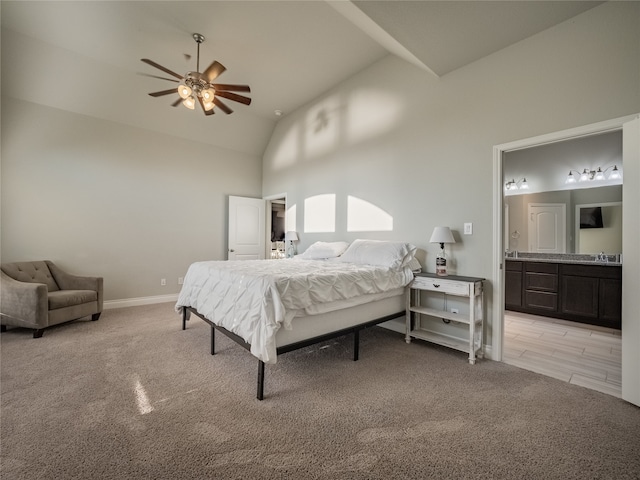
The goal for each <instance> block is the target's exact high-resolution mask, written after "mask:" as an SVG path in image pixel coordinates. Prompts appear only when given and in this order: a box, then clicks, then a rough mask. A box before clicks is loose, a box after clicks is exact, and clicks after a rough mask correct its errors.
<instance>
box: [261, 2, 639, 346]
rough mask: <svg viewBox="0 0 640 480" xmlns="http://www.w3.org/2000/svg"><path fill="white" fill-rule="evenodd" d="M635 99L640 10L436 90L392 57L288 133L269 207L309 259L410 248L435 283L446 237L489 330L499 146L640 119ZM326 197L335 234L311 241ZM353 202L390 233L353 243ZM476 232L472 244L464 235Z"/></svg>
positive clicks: (597, 13)
mask: <svg viewBox="0 0 640 480" xmlns="http://www.w3.org/2000/svg"><path fill="white" fill-rule="evenodd" d="M638 85H640V4H639V3H637V2H633V3H629V2H614V3H606V4H604V5H601V6H599V7H596V8H594V9H592V10H589V11H588V12H586V13H585V14H583V15H580V16H578V17H576V18H574V19H572V20H570V21H568V22H565V23H563V24H560V25H558V26H557V27H554V28H552V29H549V30H547V31H545V32H543V33H541V34H539V35H536V36H533V37H531V38H529V39H527V40H525V41H522V42H520V43H518V44H516V45H513V46H512V47H509V48H507V49H505V50H502V51H500V52H497V53H495V54H493V55H491V56H489V57H486V58H485V59H482V60H480V61H477V62H475V63H473V64H471V65H469V66H467V67H464V68H461V69H459V70H456V71H454V72H452V73H450V74H448V75H446V76H444V77H442V78H439V79H436V78H433V77H431V76H429V75H428V74H426V73H425V72H423V71H420V70H418V69H416V68H414V67H412V66H411V65H409V64H408V63H406V62H404V61H402V60H399V59H398V58H396V57H393V56H389V57H387V58H386V59H383V60H382V61H380V62H378V63H377V64H375V65H373V66H372V67H371V68H368V69H367V70H365V71H363V72H361V73H360V74H358V75H356V76H355V77H353V78H351V79H350V80H348V81H346V82H344V83H342V84H341V85H339V86H338V87H337V88H334V89H332V90H330V91H328V92H327V93H326V94H325V95H323V96H321V97H320V98H318V99H316V100H315V101H313V102H311V103H309V104H308V105H307V106H305V107H304V108H301V109H300V110H298V111H296V112H294V113H292V114H290V115H287V117H285V118H283V119H282V120H281V121H280V122H279V123H278V125H277V127H276V130H275V132H274V135H273V136H272V139H271V142H270V144H269V147H268V148H267V151H266V153H265V156H264V162H263V172H264V173H263V175H264V180H263V194H264V195H271V194H275V193H280V192H286V193H287V199H288V202H289V206H291V205H295V206H296V228H297V230H298V232H299V234H300V238H301V241H300V245H299V251H302V250H304V248H306V247H307V246H308V245H309V244H310V243H312V242H313V241H315V240H319V239H345V240H353V239H355V238H358V237H369V238H392V239H402V240H406V241H410V242H413V243H414V244H416V245H417V246H418V247H419V248H420V249H421V260H422V261H423V263H424V265H425V266H426V270H428V271H434V262H435V260H434V259H435V254H436V251H437V249H438V248H437V246H436V245H431V244H429V243H428V239H429V236H430V235H431V232H432V230H433V228H434V227H435V226H438V225H449V226H450V227H451V228H452V229H453V230H454V236H455V237H456V240H457V243H456V244H455V245H452V246H451V247H450V248H448V251H449V252H451V263H452V267H453V268H452V270H453V271H457V273H459V274H463V275H471V276H479V277H485V278H487V279H488V282H487V290H486V293H485V298H486V300H487V308H486V310H487V318H488V319H491V318H492V305H491V299H492V295H493V292H492V285H493V284H494V283H495V279H493V278H492V275H493V265H492V261H493V260H492V248H493V232H494V230H495V228H494V226H493V216H492V199H493V196H494V189H495V188H500V189H501V188H502V185H494V184H493V165H492V148H493V146H494V145H498V144H503V143H507V142H511V141H514V140H518V139H523V138H529V137H534V136H537V135H541V134H544V133H549V132H554V131H559V130H564V129H568V128H572V127H576V126H581V125H586V124H590V123H595V122H599V121H602V120H607V119H611V118H617V117H621V116H624V115H629V114H633V113H636V112H638V111H640V88H639V87H638ZM626 182H627V179H625V185H627V183H626ZM636 188H640V186H636ZM320 194H333V195H335V205H336V207H335V232H333V233H331V232H329V233H321V234H320V233H311V232H305V231H304V229H303V225H304V220H305V210H304V204H305V200H306V199H308V198H309V197H312V196H315V195H320ZM349 196H355V197H358V198H361V199H363V200H365V201H368V202H371V203H373V204H374V205H375V206H377V207H379V208H380V209H382V210H383V211H384V212H385V213H387V214H388V215H390V216H391V217H392V219H393V229H392V230H391V231H371V232H350V231H348V228H347V221H348V212H347V205H348V197H349ZM465 222H472V223H473V235H471V236H467V235H462V231H463V224H464V223H465ZM425 254H426V255H425ZM487 323H488V325H487V327H486V333H487V334H488V336H489V340H488V343H491V335H492V329H491V321H490V320H489V321H488V322H487Z"/></svg>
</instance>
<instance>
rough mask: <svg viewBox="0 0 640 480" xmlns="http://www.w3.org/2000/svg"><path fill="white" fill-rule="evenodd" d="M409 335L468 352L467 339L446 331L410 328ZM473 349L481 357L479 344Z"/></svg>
mask: <svg viewBox="0 0 640 480" xmlns="http://www.w3.org/2000/svg"><path fill="white" fill-rule="evenodd" d="M467 323H468V322H467ZM409 336H410V337H412V338H418V339H420V340H425V341H427V342H431V343H435V344H437V345H442V346H445V347H449V348H453V349H454V350H459V351H461V352H466V353H469V349H470V347H469V340H468V339H466V338H461V337H455V336H453V335H447V334H446V333H441V332H432V331H430V330H424V329H419V330H411V331H410V332H409ZM473 350H474V353H475V356H476V357H477V358H482V348H480V346H479V345H478V346H474V348H473ZM470 363H475V362H471V361H470Z"/></svg>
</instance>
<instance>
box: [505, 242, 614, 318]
mask: <svg viewBox="0 0 640 480" xmlns="http://www.w3.org/2000/svg"><path fill="white" fill-rule="evenodd" d="M529 255H531V256H529ZM535 255H536V254H521V255H519V256H518V258H506V259H505V309H507V310H513V311H516V312H524V313H531V314H534V315H541V316H545V317H552V318H560V319H564V320H571V321H576V322H582V323H588V324H591V325H599V326H603V327H610V328H616V329H620V328H621V319H622V315H621V308H622V265H621V263H619V262H616V261H615V260H617V259H616V258H615V257H613V259H612V260H613V261H609V259H607V261H606V262H603V261H596V260H594V258H593V256H591V257H589V256H584V255H583V256H574V255H558V256H553V255H543V256H537V257H536V256H535ZM581 257H586V258H581Z"/></svg>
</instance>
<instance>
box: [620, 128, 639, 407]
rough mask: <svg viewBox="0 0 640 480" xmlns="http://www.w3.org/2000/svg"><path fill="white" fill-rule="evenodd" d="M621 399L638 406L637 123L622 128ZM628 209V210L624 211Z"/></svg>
mask: <svg viewBox="0 0 640 480" xmlns="http://www.w3.org/2000/svg"><path fill="white" fill-rule="evenodd" d="M622 163H623V164H624V184H623V187H622V203H623V204H624V206H625V208H623V209H622V224H623V225H624V228H623V229H622V251H623V262H622V398H623V399H624V400H626V401H627V402H630V403H633V404H634V405H638V406H640V316H638V312H639V311H640V298H639V297H640V296H639V295H638V285H640V249H639V248H638V239H639V238H640V213H639V212H640V210H638V208H637V206H638V205H640V189H639V188H638V186H640V119H639V118H638V117H636V118H635V120H632V121H630V122H627V123H625V124H624V125H623V126H622ZM626 207H628V208H626Z"/></svg>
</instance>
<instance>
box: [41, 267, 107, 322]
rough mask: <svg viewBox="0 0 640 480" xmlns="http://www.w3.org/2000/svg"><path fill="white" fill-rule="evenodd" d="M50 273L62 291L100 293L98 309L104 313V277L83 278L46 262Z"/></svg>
mask: <svg viewBox="0 0 640 480" xmlns="http://www.w3.org/2000/svg"><path fill="white" fill-rule="evenodd" d="M45 263H46V264H47V266H48V267H49V271H50V272H51V275H53V278H54V279H55V281H56V283H57V284H58V287H59V288H60V289H61V290H95V291H96V292H98V309H99V311H100V312H101V311H102V304H103V298H102V297H103V295H102V289H103V279H102V277H81V276H78V275H72V274H70V273H68V272H65V271H64V270H62V269H61V268H60V267H58V266H57V265H56V264H55V263H53V262H51V261H49V260H45Z"/></svg>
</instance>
